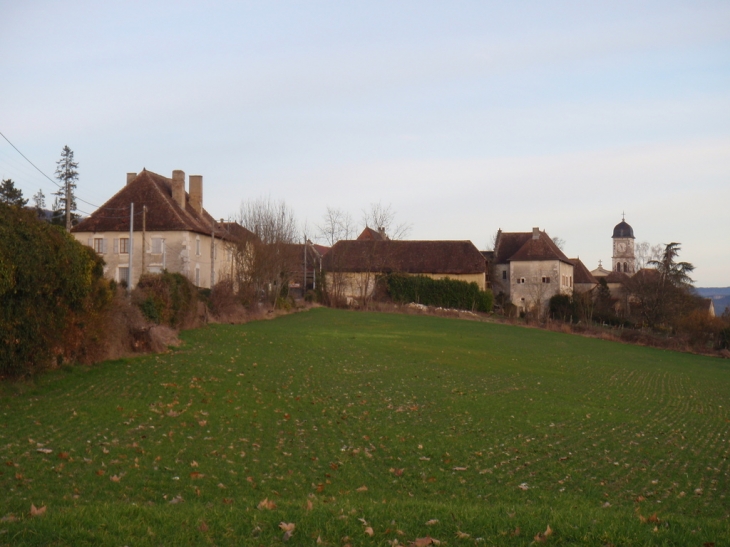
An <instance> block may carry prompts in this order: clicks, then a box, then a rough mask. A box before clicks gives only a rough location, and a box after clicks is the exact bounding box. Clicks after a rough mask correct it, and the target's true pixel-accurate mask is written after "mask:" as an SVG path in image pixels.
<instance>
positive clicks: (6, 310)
mask: <svg viewBox="0 0 730 547" xmlns="http://www.w3.org/2000/svg"><path fill="white" fill-rule="evenodd" d="M102 275H103V262H102V260H101V259H100V258H99V257H98V256H97V255H96V254H95V253H94V252H93V250H91V249H90V248H89V247H86V246H84V245H82V244H80V243H79V242H77V241H76V240H75V239H74V238H73V237H72V236H71V235H69V234H68V233H66V232H65V231H64V230H63V229H62V228H60V227H58V226H51V225H50V224H48V223H46V222H41V221H39V220H38V219H37V218H36V214H35V212H34V211H30V210H27V209H20V208H18V207H11V206H7V205H4V204H0V376H5V377H8V376H23V375H27V374H32V373H34V372H37V371H39V370H41V369H43V368H45V367H48V366H51V365H54V364H56V362H60V361H62V360H63V359H68V360H73V359H74V358H75V356H76V353H77V352H78V351H79V349H80V348H81V346H82V345H83V337H84V334H85V326H86V324H88V323H89V322H93V321H94V318H95V317H96V314H97V313H98V312H99V310H100V309H102V308H103V307H104V306H105V305H107V304H108V303H109V301H110V300H111V291H110V290H109V286H108V283H107V282H106V281H104V280H103V278H102Z"/></svg>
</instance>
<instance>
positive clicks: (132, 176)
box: [127, 173, 137, 184]
mask: <svg viewBox="0 0 730 547" xmlns="http://www.w3.org/2000/svg"><path fill="white" fill-rule="evenodd" d="M136 178H137V173H127V184H129V183H130V182H132V181H133V180H134V179H136Z"/></svg>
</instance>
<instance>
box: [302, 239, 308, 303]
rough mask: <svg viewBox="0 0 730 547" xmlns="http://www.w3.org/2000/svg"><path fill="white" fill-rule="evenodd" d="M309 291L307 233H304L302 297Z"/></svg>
mask: <svg viewBox="0 0 730 547" xmlns="http://www.w3.org/2000/svg"><path fill="white" fill-rule="evenodd" d="M306 292H307V234H306V233H305V234H304V283H302V298H304V295H305V293H306Z"/></svg>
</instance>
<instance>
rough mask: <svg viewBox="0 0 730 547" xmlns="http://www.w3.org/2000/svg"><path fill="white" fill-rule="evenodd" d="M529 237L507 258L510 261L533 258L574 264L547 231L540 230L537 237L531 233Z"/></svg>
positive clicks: (525, 260)
mask: <svg viewBox="0 0 730 547" xmlns="http://www.w3.org/2000/svg"><path fill="white" fill-rule="evenodd" d="M529 236H530V237H529V238H528V239H527V241H525V242H524V243H523V244H522V246H521V247H520V248H519V249H518V250H517V252H515V253H514V254H513V255H512V256H510V257H509V258H508V259H507V260H509V261H510V262H516V261H520V262H529V261H532V260H560V261H561V262H566V263H568V264H572V262H571V261H570V259H569V258H568V257H567V256H565V255H564V254H563V251H561V250H560V249H559V248H558V246H557V245H555V242H553V240H552V239H550V236H548V235H547V234H546V233H545V232H540V233H539V236H538V238H537V239H535V238H533V237H532V233H530V234H529ZM500 246H501V244H500Z"/></svg>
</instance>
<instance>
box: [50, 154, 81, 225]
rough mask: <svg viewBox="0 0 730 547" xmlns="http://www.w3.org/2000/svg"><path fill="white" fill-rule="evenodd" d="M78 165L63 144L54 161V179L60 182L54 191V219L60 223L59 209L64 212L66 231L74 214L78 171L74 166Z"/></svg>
mask: <svg viewBox="0 0 730 547" xmlns="http://www.w3.org/2000/svg"><path fill="white" fill-rule="evenodd" d="M78 166H79V164H78V163H77V162H75V161H74V153H73V150H71V149H70V148H69V147H68V146H64V147H63V150H61V159H59V160H58V161H57V162H56V180H58V181H59V182H60V183H61V188H59V190H58V192H55V195H56V196H57V201H56V202H55V203H54V213H56V214H54V217H55V218H54V220H55V223H57V224H60V223H61V222H60V220H61V219H60V218H59V217H60V215H59V214H58V213H60V211H63V212H64V218H65V221H64V224H65V226H66V231H71V221H72V219H74V218H75V216H76V215H73V212H74V211H75V210H76V196H75V192H76V181H77V180H78V179H79V173H78V171H77V170H76V168H77V167H78Z"/></svg>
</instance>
